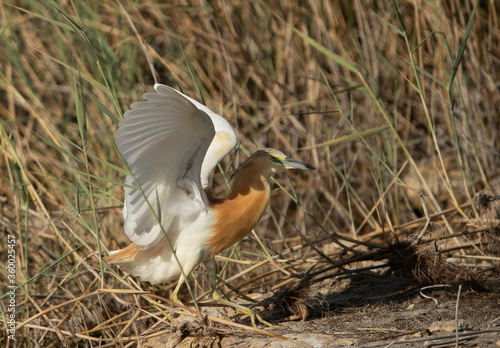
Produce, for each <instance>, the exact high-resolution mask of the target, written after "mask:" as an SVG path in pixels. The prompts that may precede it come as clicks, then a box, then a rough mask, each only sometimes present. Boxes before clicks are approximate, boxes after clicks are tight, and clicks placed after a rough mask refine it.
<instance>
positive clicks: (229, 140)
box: [155, 84, 238, 187]
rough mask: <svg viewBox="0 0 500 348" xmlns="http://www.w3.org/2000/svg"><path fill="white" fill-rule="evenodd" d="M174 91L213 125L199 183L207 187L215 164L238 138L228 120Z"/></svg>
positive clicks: (232, 146) (234, 144) (231, 147)
mask: <svg viewBox="0 0 500 348" xmlns="http://www.w3.org/2000/svg"><path fill="white" fill-rule="evenodd" d="M157 86H161V85H158V84H156V85H155V89H156V88H157ZM176 92H177V93H179V94H180V95H182V96H184V97H185V98H187V99H188V100H189V101H190V102H191V103H193V104H194V105H195V106H196V107H197V108H198V109H200V110H201V111H203V112H205V113H206V114H207V115H208V116H210V118H211V119H212V122H213V124H214V127H215V132H216V133H215V137H214V139H213V140H212V143H211V144H210V147H209V148H208V151H207V154H206V155H205V159H204V161H203V165H202V166H201V183H202V185H203V187H207V186H208V179H209V178H210V174H211V173H212V171H213V170H214V168H215V166H216V165H217V164H218V163H219V162H220V160H221V159H222V158H223V157H224V156H225V155H227V154H228V153H229V151H231V150H232V149H233V148H234V147H235V146H236V144H237V143H238V138H237V137H236V133H234V130H233V127H231V125H230V124H229V122H227V121H226V120H225V119H224V118H223V117H221V116H219V115H217V114H216V113H215V112H213V111H212V110H210V109H209V108H207V107H206V106H205V105H203V104H201V103H199V102H197V101H196V100H194V99H192V98H190V97H188V96H187V95H185V94H182V93H181V92H179V91H177V90H176Z"/></svg>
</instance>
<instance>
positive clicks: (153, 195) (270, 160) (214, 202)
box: [105, 84, 316, 326]
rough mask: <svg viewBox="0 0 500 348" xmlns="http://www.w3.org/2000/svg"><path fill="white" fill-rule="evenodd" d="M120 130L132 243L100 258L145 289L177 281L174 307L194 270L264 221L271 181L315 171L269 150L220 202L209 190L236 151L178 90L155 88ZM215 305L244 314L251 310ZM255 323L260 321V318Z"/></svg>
mask: <svg viewBox="0 0 500 348" xmlns="http://www.w3.org/2000/svg"><path fill="white" fill-rule="evenodd" d="M154 89H155V92H149V93H145V94H144V95H143V99H144V100H143V101H138V102H134V103H132V105H131V108H130V109H129V110H127V111H126V112H125V113H124V115H123V119H122V120H121V121H120V122H119V124H118V130H117V138H116V143H117V145H118V150H119V152H120V154H121V156H122V158H123V160H124V161H125V163H126V165H127V167H128V170H129V175H127V176H126V178H125V181H124V193H125V195H124V196H125V200H124V207H123V217H124V220H125V222H124V231H125V234H126V235H127V236H128V238H129V239H130V241H131V244H129V245H128V246H126V247H125V248H123V249H120V250H115V251H111V252H110V254H109V256H107V257H106V258H105V261H107V262H108V263H110V264H117V265H118V266H119V267H120V268H122V269H123V270H125V271H127V272H128V273H130V274H131V275H134V276H138V277H139V278H140V280H141V281H148V282H150V283H151V284H159V283H164V282H167V281H169V280H173V279H177V278H178V279H179V280H178V282H177V286H176V287H175V289H174V291H173V293H172V301H173V302H176V303H179V304H181V303H182V302H181V301H180V300H179V297H178V292H179V290H180V288H181V285H182V284H183V283H184V282H185V279H186V277H188V276H189V275H190V274H191V272H192V271H193V269H194V268H195V267H196V266H197V265H199V264H201V263H206V262H207V261H208V260H210V259H211V258H213V257H214V256H215V255H217V254H219V253H220V252H222V251H223V250H225V249H227V248H229V247H231V246H232V245H234V244H235V243H236V242H238V241H239V240H241V239H242V238H244V237H245V236H246V235H247V234H248V233H249V232H250V231H251V230H252V229H253V228H254V227H255V226H256V224H257V223H258V221H259V220H260V218H261V217H262V215H263V213H264V211H265V209H266V207H267V205H268V202H269V198H270V192H271V185H270V178H271V176H272V175H273V174H274V173H276V172H277V171H279V170H283V169H302V170H314V169H316V168H314V167H313V166H311V165H309V164H305V163H303V162H300V161H297V160H294V159H291V158H289V157H287V156H286V155H285V154H284V153H283V152H281V151H279V150H276V149H273V148H262V149H260V150H258V151H256V152H255V153H253V154H252V155H251V156H250V157H248V159H247V160H245V161H244V162H243V163H242V164H241V166H240V167H239V168H237V169H236V170H235V171H234V172H233V173H232V174H231V177H230V189H229V192H228V193H227V195H226V196H225V197H224V198H219V197H215V196H214V195H213V194H212V190H211V187H210V185H209V180H210V175H211V173H212V171H213V169H214V168H215V166H217V164H218V163H219V162H220V161H221V160H222V158H224V157H225V156H226V155H227V154H228V153H229V152H231V151H232V150H233V149H234V148H235V147H236V145H237V142H238V140H237V136H236V134H235V132H234V130H233V128H232V127H231V125H230V124H229V123H228V122H227V121H226V120H225V119H224V118H223V117H222V116H220V115H218V114H216V113H215V112H213V111H212V110H210V109H209V108H208V107H206V106H205V105H203V104H201V103H199V102H198V101H196V100H194V99H192V98H190V97H188V96H186V95H185V94H183V93H181V92H180V91H178V90H176V89H174V88H172V87H169V86H166V85H162V84H155V86H154ZM214 299H216V300H218V302H222V303H225V304H229V305H234V306H233V307H235V308H237V309H239V310H240V311H243V312H245V311H246V313H248V314H249V315H250V316H251V319H252V324H253V325H254V326H255V322H254V317H255V316H256V314H255V311H253V310H251V309H248V308H246V307H243V306H240V305H235V304H231V303H229V302H228V301H224V300H222V299H221V298H220V296H216V291H214ZM257 318H258V319H259V320H260V321H262V322H264V321H263V320H261V318H260V317H258V316H257Z"/></svg>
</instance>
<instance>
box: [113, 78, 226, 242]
mask: <svg viewBox="0 0 500 348" xmlns="http://www.w3.org/2000/svg"><path fill="white" fill-rule="evenodd" d="M155 90H156V92H157V93H146V94H144V96H143V98H144V99H145V101H141V102H136V103H133V104H132V105H131V110H128V111H127V112H125V114H124V119H123V120H122V121H120V123H119V125H118V131H117V134H118V137H117V140H116V142H117V144H118V147H119V150H120V153H121V154H122V156H123V159H124V160H125V161H126V163H127V165H128V167H129V169H130V171H131V173H132V174H133V176H127V178H126V179H125V184H126V186H125V189H124V190H125V207H124V209H123V210H124V213H123V214H124V216H125V226H124V229H125V233H126V234H127V236H128V237H129V238H130V240H131V241H132V242H135V243H136V244H137V247H138V248H139V249H147V248H149V247H151V246H153V245H155V244H156V243H158V241H160V240H161V238H163V232H162V228H161V227H160V224H159V223H158V222H159V221H161V226H162V227H163V229H164V230H165V231H166V232H167V233H170V232H169V229H170V226H171V225H172V223H173V221H174V222H175V221H177V220H178V219H176V218H177V217H178V216H179V215H181V214H183V211H184V212H186V210H187V211H190V210H193V209H203V208H206V207H207V205H208V203H207V200H206V195H205V192H204V191H203V187H202V184H201V179H200V178H201V172H202V164H203V161H204V158H205V155H206V153H207V150H208V148H209V146H210V144H211V142H212V140H213V139H214V136H215V128H214V125H213V123H212V119H211V117H210V115H207V112H206V111H205V110H202V109H201V108H199V107H198V105H196V106H195V105H194V104H193V102H191V101H190V100H189V99H188V98H186V97H185V96H184V95H182V94H181V93H179V92H177V91H176V90H174V89H173V88H170V87H168V86H165V85H155ZM207 110H208V109H207ZM219 117H220V116H219ZM180 204H182V205H183V207H179V205H180ZM186 205H188V206H186ZM178 232H179V231H175V233H178ZM172 233H174V231H172Z"/></svg>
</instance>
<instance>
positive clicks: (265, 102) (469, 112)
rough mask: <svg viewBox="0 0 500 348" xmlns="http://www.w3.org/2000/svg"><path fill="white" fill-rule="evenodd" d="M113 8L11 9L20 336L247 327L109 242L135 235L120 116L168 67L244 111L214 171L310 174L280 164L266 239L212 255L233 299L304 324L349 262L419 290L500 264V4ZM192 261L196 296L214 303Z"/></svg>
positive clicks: (179, 335) (479, 275)
mask: <svg viewBox="0 0 500 348" xmlns="http://www.w3.org/2000/svg"><path fill="white" fill-rule="evenodd" d="M119 3H120V2H115V1H101V2H91V1H74V2H65V1H63V2H57V3H56V2H51V1H47V2H39V1H31V0H29V1H12V2H11V3H10V4H8V3H2V4H0V23H2V24H1V25H0V42H1V47H2V49H1V50H0V177H1V179H0V228H1V229H2V231H3V237H2V238H3V240H2V243H0V255H6V254H7V253H6V251H7V248H8V246H7V236H8V235H12V236H15V239H16V245H15V250H16V267H17V283H16V286H17V290H16V301H17V302H16V304H17V307H16V319H15V320H16V337H17V341H16V342H15V344H16V345H17V346H23V345H24V344H28V345H29V344H32V345H33V346H49V345H50V344H52V346H60V345H61V343H63V344H65V345H71V344H76V345H78V346H100V347H108V346H115V345H119V344H121V345H122V346H129V345H134V344H135V345H141V344H142V343H144V342H145V341H144V340H145V339H152V338H154V337H156V336H159V335H162V334H165V335H167V336H166V337H171V338H172V340H173V341H171V342H181V341H182V340H185V339H186V337H188V336H190V335H191V336H199V337H202V336H204V335H211V336H210V337H212V336H213V337H215V336H217V335H222V334H223V333H224V334H225V335H231V332H234V333H235V335H236V334H237V333H236V332H237V330H238V329H241V328H240V327H238V328H237V327H236V325H238V324H237V323H236V322H233V321H231V320H230V319H224V318H221V316H220V315H221V313H224V312H223V310H224V309H222V308H218V307H215V308H216V309H217V311H216V313H213V312H212V311H210V315H209V316H208V319H207V320H205V319H199V320H200V322H199V323H198V324H192V323H191V324H183V325H179V324H180V320H179V318H177V315H178V314H179V313H180V311H179V308H177V307H172V306H171V305H170V304H169V300H168V298H169V294H170V292H169V291H170V289H171V288H172V286H174V284H175V282H173V284H166V285H162V286H155V287H153V286H150V285H149V284H147V283H138V282H136V280H134V279H131V278H130V277H126V276H125V275H124V274H123V273H122V272H121V271H119V270H118V269H116V268H112V267H109V266H108V265H107V264H106V263H105V262H103V261H102V258H101V257H100V256H101V255H107V250H112V249H118V248H121V247H124V246H125V245H127V244H128V243H127V240H126V236H125V235H124V233H123V230H122V223H123V221H122V220H123V219H122V214H121V208H122V199H123V193H122V187H121V185H122V180H123V177H124V175H125V173H126V170H125V169H123V168H124V165H123V163H122V161H121V158H120V157H119V155H118V152H117V150H116V146H115V130H116V125H117V122H118V120H119V119H120V118H121V115H122V114H123V111H124V110H126V109H127V108H128V105H130V103H131V102H133V101H136V100H139V99H140V97H141V95H142V94H143V93H144V92H145V91H150V90H152V85H153V84H154V82H155V81H157V82H160V83H163V84H168V85H172V86H178V87H179V88H181V89H182V90H183V92H184V93H186V94H188V95H191V96H193V97H196V98H197V99H199V100H201V97H197V96H198V95H199V93H201V95H202V96H203V99H204V101H205V103H206V104H207V105H208V106H209V107H210V108H211V109H212V110H214V111H216V112H218V113H219V114H221V115H223V116H224V117H225V118H226V119H227V120H228V121H229V122H230V123H231V124H232V125H233V126H234V128H235V130H236V131H237V134H238V137H239V140H240V141H241V146H240V147H239V149H238V151H237V152H236V153H234V154H231V155H230V156H228V158H227V159H225V161H224V162H223V164H222V166H221V167H220V169H219V171H218V173H219V174H220V172H221V171H222V172H226V171H229V170H231V168H235V167H237V166H238V165H239V164H240V163H241V162H242V161H243V160H244V159H245V158H246V156H247V155H248V153H250V152H253V151H255V150H256V149H258V148H259V147H273V148H277V149H280V150H281V151H283V152H285V153H286V154H287V155H288V156H290V157H292V158H296V159H299V160H301V161H304V162H306V163H310V164H311V165H314V166H315V167H317V168H318V172H314V173H313V174H311V173H302V172H290V173H288V174H287V175H285V174H280V175H277V176H276V183H275V185H274V187H275V188H278V190H276V191H275V192H272V194H271V205H270V208H268V209H267V211H266V212H265V213H264V216H263V219H262V221H261V222H260V223H259V224H258V225H257V226H256V228H255V231H256V233H255V234H251V235H250V236H249V237H248V238H246V239H244V240H243V241H242V242H240V243H239V245H238V246H236V247H235V248H231V249H230V250H228V251H226V252H225V253H223V254H222V255H221V256H220V257H219V258H218V259H217V260H218V265H219V270H220V271H221V274H220V278H221V279H223V280H224V283H223V284H221V286H222V289H223V290H224V292H225V293H226V294H227V295H228V297H229V298H230V299H231V300H232V301H234V302H238V303H249V301H252V302H254V304H255V305H257V307H256V309H258V310H260V309H261V308H263V307H268V308H274V309H277V308H278V307H279V308H286V307H287V306H288V308H289V309H287V311H288V312H287V313H285V314H284V316H283V317H281V318H280V317H278V318H275V319H276V323H278V322H279V321H280V320H281V321H284V322H287V321H288V319H304V320H307V318H308V316H309V314H310V312H311V310H312V308H313V307H314V301H320V299H319V298H318V297H315V293H314V291H316V290H317V286H318V284H323V285H324V288H328V286H329V285H331V284H334V282H335V281H336V279H344V278H342V277H350V276H356V277H382V279H384V277H385V279H387V280H388V282H391V281H392V279H393V278H392V275H391V274H392V273H396V274H398V275H401V276H403V278H405V280H408V281H410V280H412V281H416V283H409V284H410V285H405V286H402V290H401V291H403V289H404V291H408V293H412V292H411V291H413V290H414V289H415V288H418V287H419V286H421V285H422V284H436V283H441V282H446V283H453V284H456V285H459V284H462V283H463V281H471V280H474V281H475V282H482V281H484V280H485V279H488V278H492V277H494V276H496V277H498V273H499V265H500V263H499V261H500V260H499V258H498V257H499V255H500V252H499V250H500V227H499V221H500V208H499V195H500V179H499V177H500V169H499V168H500V155H499V154H500V117H499V115H498V112H499V110H500V92H499V85H498V81H499V80H500V79H499V75H498V74H499V72H500V60H499V58H498V57H500V29H499V28H500V25H499V21H500V16H499V10H498V3H496V2H495V1H482V2H478V3H479V5H477V4H476V2H475V1H473V0H467V1H458V0H453V1H446V2H437V3H433V2H427V1H406V2H404V1H400V2H396V3H398V4H396V5H395V4H393V2H390V1H379V0H369V1H359V0H355V1H316V0H313V1H309V2H304V3H302V5H298V4H296V2H286V1H282V2H279V1H275V2H271V3H269V2H267V1H241V2H239V1H233V2H229V1H212V2H207V3H206V2H203V1H200V2H194V1H189V2H187V1H183V2H181V4H179V5H168V4H158V3H156V2H152V1H140V2H132V1H123V7H122V6H121V5H119ZM159 155H161V154H159ZM225 179H226V177H225V176H224V175H218V174H217V175H215V177H214V181H215V182H216V184H215V186H216V187H218V188H219V191H218V192H215V193H221V192H223V191H224V190H226V185H225ZM408 260H411V261H412V262H411V263H408V262H407V261H408ZM3 265H6V261H5V262H4V263H3ZM1 269H2V275H5V276H6V277H2V281H1V282H2V283H0V284H1V286H2V289H7V288H6V286H7V285H9V284H8V283H7V282H5V283H4V281H3V279H7V275H8V270H7V269H6V268H5V267H4V266H2V268H1ZM198 271H199V272H195V273H198V276H196V275H195V276H194V277H191V279H190V284H191V286H190V288H191V289H192V294H189V293H188V292H185V293H184V294H183V298H184V300H185V301H190V300H191V299H192V298H191V295H192V296H193V297H194V298H195V299H196V301H197V302H198V303H199V304H202V307H200V308H202V309H201V311H202V313H204V314H206V313H207V310H209V309H211V308H212V307H211V303H212V302H213V301H212V300H211V297H210V296H209V290H210V287H209V286H208V282H207V281H206V279H205V277H204V276H203V275H202V273H204V269H203V268H199V269H198ZM471 274H474V276H471ZM315 286H316V287H315ZM407 286H409V287H407ZM486 287H487V286H486ZM351 290H352V291H355V289H351ZM331 291H333V289H332V290H331ZM2 293H3V295H2V297H1V299H2V302H1V307H0V318H2V319H3V320H1V321H0V323H2V325H3V327H2V333H1V334H0V343H1V344H2V345H5V346H6V345H7V344H8V343H7V334H8V331H7V328H8V327H7V319H8V317H6V313H7V312H6V311H7V309H8V307H7V306H8V305H7V302H6V299H7V297H6V295H5V294H6V292H4V291H3V290H2ZM327 302H328V301H327ZM207 303H209V304H207ZM328 303H330V302H328ZM203 304H205V305H204V306H203ZM193 308H195V307H192V306H190V307H189V310H190V311H191V312H192V313H194V314H193V316H194V317H197V318H200V313H199V312H198V311H197V310H194V309H193ZM316 308H317V307H316ZM320 308H321V310H322V311H324V312H323V313H324V314H325V315H326V313H327V311H328V308H325V307H321V306H320ZM238 318H239V317H238ZM285 318H288V319H285ZM215 323H218V324H215ZM339 325H340V324H339ZM243 328H244V329H245V330H253V331H252V332H258V333H263V334H265V333H266V332H267V334H269V335H273V334H272V333H271V332H272V330H267V331H264V330H260V331H256V330H257V329H252V328H251V327H248V328H245V327H243ZM175 330H177V331H175ZM231 330H234V331H231ZM175 332H176V333H175ZM244 332H250V331H244ZM168 335H171V336H168ZM390 337H391V336H390ZM390 337H389V338H390ZM392 337H398V336H397V335H396V334H394V336H392ZM175 340H177V341H175ZM51 342H56V343H51ZM11 343H13V342H11Z"/></svg>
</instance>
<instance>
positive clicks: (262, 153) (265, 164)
mask: <svg viewBox="0 0 500 348" xmlns="http://www.w3.org/2000/svg"><path fill="white" fill-rule="evenodd" d="M245 164H247V165H252V166H256V167H257V168H258V169H259V170H261V171H262V172H263V174H264V175H265V176H269V175H272V174H274V173H276V172H277V171H278V170H281V169H305V170H316V168H314V167H313V166H311V165H309V164H306V163H303V162H300V161H297V160H294V159H292V158H290V157H287V156H286V155H285V154H284V153H283V152H281V151H279V150H276V149H272V148H264V149H260V150H258V151H257V152H255V153H254V154H253V155H252V156H250V157H249V158H248V159H247V160H246V161H245V163H244V165H245Z"/></svg>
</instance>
